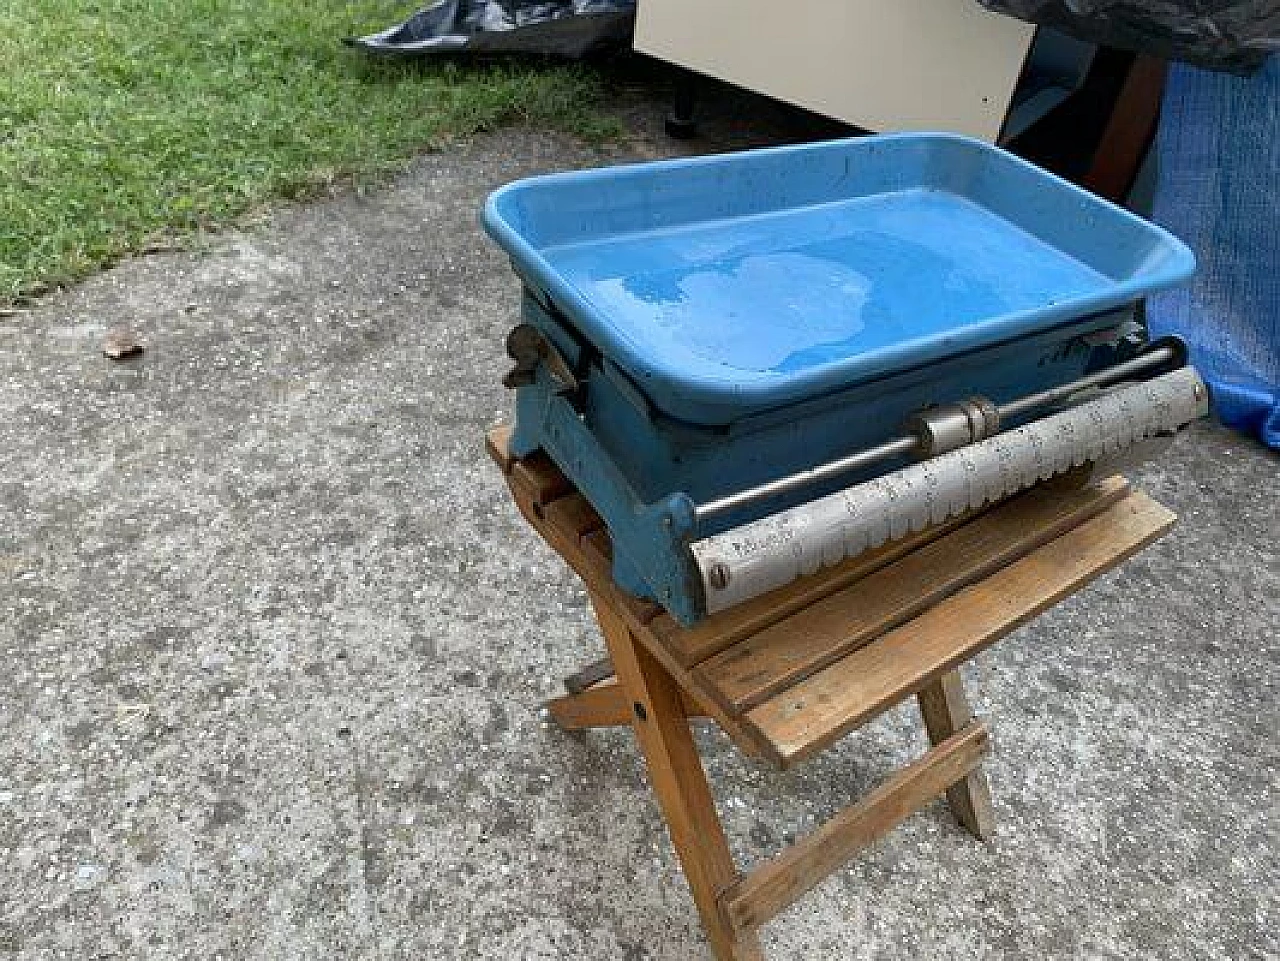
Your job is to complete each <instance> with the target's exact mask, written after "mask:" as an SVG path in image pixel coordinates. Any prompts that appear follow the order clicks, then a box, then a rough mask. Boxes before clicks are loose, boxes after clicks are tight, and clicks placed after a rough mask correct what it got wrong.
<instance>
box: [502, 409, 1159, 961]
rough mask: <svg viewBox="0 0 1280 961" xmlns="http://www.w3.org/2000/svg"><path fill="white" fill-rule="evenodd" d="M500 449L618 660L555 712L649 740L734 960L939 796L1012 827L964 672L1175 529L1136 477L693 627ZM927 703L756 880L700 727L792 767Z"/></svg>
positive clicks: (868, 562)
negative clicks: (913, 733) (854, 790)
mask: <svg viewBox="0 0 1280 961" xmlns="http://www.w3.org/2000/svg"><path fill="white" fill-rule="evenodd" d="M508 439H509V432H508V431H507V429H506V428H501V427H499V428H495V430H494V431H492V432H491V433H490V435H489V438H488V448H489V452H490V455H491V456H492V457H493V459H494V461H495V462H496V463H497V464H498V465H499V466H500V467H501V468H502V470H503V473H504V475H505V476H506V478H507V482H508V484H509V486H510V487H511V492H512V495H513V497H514V499H515V501H516V504H517V506H518V507H519V509H520V511H521V513H522V514H523V515H524V517H525V518H526V519H527V520H528V521H529V523H530V524H531V525H532V526H533V527H534V529H535V530H537V531H538V533H539V534H541V535H542V537H543V538H544V539H545V540H546V541H547V543H548V544H549V545H550V546H551V547H552V548H553V549H554V550H555V551H556V552H557V553H559V554H560V555H561V557H563V558H564V560H565V561H566V562H567V563H568V564H569V565H570V566H571V567H572V568H573V569H574V570H575V571H576V572H577V573H578V574H579V576H581V577H582V579H583V581H584V582H585V584H586V587H587V591H588V593H589V595H590V597H591V602H592V606H593V608H594V611H595V616H596V620H597V622H598V624H599V626H600V630H601V633H602V634H603V636H604V640H605V644H606V646H607V648H608V655H609V656H608V658H606V659H604V660H602V661H598V662H596V663H593V664H590V665H587V666H586V667H585V668H583V669H582V670H581V671H579V672H578V673H577V674H575V675H573V676H572V677H569V678H567V679H566V681H565V687H566V689H567V691H568V693H567V694H566V695H565V696H563V697H558V698H555V699H553V700H552V701H550V702H548V703H547V704H546V706H545V707H546V710H547V712H548V713H549V715H550V716H551V717H552V718H553V719H554V720H555V721H556V723H558V724H559V725H560V726H561V727H562V728H564V729H566V730H587V729H590V728H596V727H613V726H621V725H627V724H629V725H631V727H632V728H633V730H634V731H635V735H636V740H637V741H638V742H639V745H640V750H641V752H642V753H643V755H644V758H645V762H646V765H647V768H648V772H649V779H650V782H651V785H652V787H653V791H654V794H655V796H656V797H657V800H658V804H659V806H660V807H661V810H662V814H663V817H664V819H665V820H666V823H667V828H668V830H669V832H670V835H671V839H672V842H673V845H674V847H675V849H676V853H677V855H678V856H679V858H680V863H681V866H682V867H683V869H684V874H685V877H686V879H687V880H688V883H689V887H690V890H691V892H692V894H693V899H694V902H695V904H696V905H697V908H698V913H699V915H700V916H701V918H702V922H703V926H704V928H705V929H706V932H707V936H708V938H709V940H710V942H711V947H712V950H713V951H714V953H715V956H716V957H717V958H718V959H720V961H744V959H761V958H763V955H762V953H761V948H760V942H759V939H758V937H757V931H758V929H759V928H760V927H761V926H762V925H764V924H765V923H766V922H768V921H769V920H770V919H771V918H773V917H775V916H776V915H777V914H779V913H780V912H781V911H783V910H784V909H786V908H787V907H788V906H789V905H791V904H792V903H793V902H794V901H795V900H796V899H797V898H799V897H800V896H801V895H803V894H804V893H805V892H807V891H808V890H810V889H811V888H813V887H814V886H815V885H817V884H818V883H819V882H820V881H822V880H823V879H824V878H825V877H826V876H827V875H829V874H830V873H831V872H833V871H835V870H837V869H838V868H839V867H841V866H842V865H843V864H845V863H846V862H847V861H848V860H849V859H850V858H852V857H853V856H854V855H856V854H857V852H858V851H860V850H862V849H864V848H865V847H867V846H868V845H870V844H872V843H874V842H875V841H876V840H877V839H878V838H881V837H883V836H884V835H885V834H887V833H888V832H889V831H890V830H892V829H893V828H894V827H895V826H896V825H897V824H899V823H900V822H902V821H903V820H905V819H906V818H907V817H909V816H910V815H911V814H913V813H914V812H916V811H917V810H919V809H920V808H921V807H922V806H923V805H924V804H926V803H928V802H929V801H930V800H931V799H933V798H935V797H938V796H939V795H942V794H945V795H946V797H947V801H948V803H949V805H950V808H951V811H952V813H953V814H954V815H955V817H956V819H957V820H958V821H959V822H960V824H962V825H963V826H964V827H965V828H966V829H967V830H968V831H970V832H971V833H973V834H974V835H975V836H977V837H978V838H983V839H986V838H990V837H991V836H992V835H993V833H994V831H995V819H994V816H993V813H992V806H991V795H990V790H989V788H988V785H987V780H986V775H985V774H984V772H983V770H982V768H981V762H982V759H983V757H984V756H985V754H986V752H987V750H988V731H987V727H986V725H985V724H984V723H982V722H981V721H979V720H977V719H975V718H974V716H973V712H972V710H971V708H970V706H969V701H968V699H967V698H966V696H965V691H964V686H963V684H962V682H961V678H960V673H959V668H960V666H961V665H962V664H963V663H964V662H966V661H967V660H969V659H970V658H972V657H973V656H974V655H975V654H977V653H978V652H979V651H981V650H983V649H985V648H986V647H987V646H989V645H990V644H992V643H993V642H994V641H996V640H997V639H999V638H1000V637H1003V636H1004V635H1006V634H1008V633H1009V632H1010V631H1012V630H1013V629H1014V628H1016V627H1017V626H1019V625H1021V624H1023V623H1026V622H1027V621H1028V620H1030V619H1032V618H1034V617H1035V616H1036V615H1038V614H1039V613H1041V612H1043V611H1044V610H1046V609H1048V608H1049V607H1051V606H1053V605H1054V604H1056V603H1057V602H1058V601H1060V600H1062V599H1063V598H1064V597H1066V596H1068V595H1070V594H1071V593H1074V592H1075V591H1077V590H1079V589H1080V588H1081V587H1082V586H1084V585H1085V584H1086V583H1088V582H1089V581H1090V580H1092V579H1093V578H1094V577H1096V576H1098V575H1099V574H1101V573H1103V572H1104V571H1106V570H1109V569H1111V568H1113V567H1115V566H1116V565H1118V564H1119V563H1121V562H1122V561H1123V560H1125V559H1126V558H1128V557H1130V556H1132V555H1133V554H1134V553H1136V552H1137V551H1139V550H1141V549H1142V548H1143V547H1145V546H1146V545H1147V544H1149V543H1150V542H1151V541H1153V540H1155V539H1156V538H1157V537H1159V536H1160V535H1161V534H1163V533H1164V532H1165V531H1167V530H1168V529H1169V528H1170V527H1171V526H1172V524H1173V522H1174V516H1173V515H1172V514H1171V513H1170V512H1169V511H1167V510H1165V509H1164V508H1163V507H1161V506H1160V505H1159V504H1157V503H1156V502H1155V501H1153V500H1151V499H1150V498H1149V497H1147V496H1146V495H1144V494H1142V493H1140V492H1136V491H1133V490H1131V489H1130V487H1129V485H1128V484H1127V483H1126V482H1125V481H1124V480H1123V479H1121V478H1110V479H1108V480H1106V481H1103V482H1102V483H1100V484H1097V485H1093V486H1088V487H1084V486H1080V485H1079V484H1072V483H1065V484H1063V483H1059V484H1048V485H1041V486H1040V487H1038V488H1033V489H1032V490H1031V491H1029V492H1025V493H1023V494H1020V495H1018V496H1016V497H1014V498H1012V499H1010V500H1008V501H1005V502H1003V503H1001V504H1000V505H997V506H995V507H992V508H990V509H988V510H986V511H984V512H974V513H973V514H971V515H967V516H966V517H963V518H960V519H957V520H955V521H952V522H949V523H946V524H942V525H939V526H937V527H935V528H932V529H930V530H928V531H924V532H922V533H919V534H911V535H909V536H907V537H905V538H903V539H901V540H899V541H896V542H893V543H891V544H887V545H885V546H884V547H881V548H878V549H876V550H874V551H870V552H868V553H866V554H863V555H861V556H860V557H858V558H853V559H850V560H847V561H845V562H843V563H841V564H839V565H837V566H835V567H832V568H829V569H827V570H824V571H822V572H820V573H819V574H816V575H814V576H813V577H811V578H808V579H806V580H803V581H799V582H797V583H796V584H792V585H789V586H788V587H785V588H782V589H780V590H778V591H775V592H773V593H772V594H769V595H766V596H765V597H762V598H756V599H754V600H752V601H749V602H747V603H746V604H743V605H740V606H739V607H736V608H733V609H731V610H729V611H725V612H723V613H721V614H718V615H716V616H715V617H712V618H708V619H707V620H705V621H702V622H700V623H699V624H698V625H696V626H695V627H693V628H688V629H685V628H682V627H680V626H679V625H678V624H676V622H675V621H673V620H672V619H671V618H670V616H669V615H667V614H666V613H665V612H663V611H662V609H661V608H659V607H657V606H656V605H654V604H651V603H649V602H646V601H641V600H638V599H636V598H634V597H632V596H630V595H628V594H626V593H624V592H623V591H621V590H620V589H619V588H617V587H616V586H615V585H614V583H613V581H612V578H611V576H610V565H611V558H612V553H611V551H612V548H611V544H610V541H609V537H608V534H607V532H606V531H605V529H604V525H603V522H602V521H601V519H600V518H599V516H598V515H597V514H596V513H595V511H594V510H593V509H592V508H591V506H590V504H588V503H587V502H586V500H585V498H583V497H582V496H581V495H580V494H578V493H577V492H576V491H575V490H574V489H573V486H572V485H571V484H570V483H569V481H568V480H567V479H566V478H565V477H564V475H563V474H562V473H561V472H560V471H559V470H558V469H556V467H555V465H554V464H552V463H551V462H550V461H549V460H548V459H547V458H545V457H544V456H542V455H540V454H538V455H534V456H533V457H531V458H528V459H525V460H522V461H516V460H513V459H512V458H511V456H510V454H509V452H508V447H507V443H508ZM911 696H915V698H916V700H917V702H918V704H919V708H920V713H921V715H922V717H923V721H924V726H925V730H926V732H927V734H928V739H929V742H930V744H931V745H932V746H931V747H930V749H929V750H928V751H926V752H925V753H924V754H923V755H922V756H921V757H919V758H917V759H916V760H915V761H913V762H911V763H910V764H908V765H907V766H906V767H904V768H902V769H901V770H899V771H898V772H897V773H895V774H894V775H892V776H891V777H890V778H889V779H888V780H886V781H885V782H884V783H882V784H881V785H880V786H879V787H877V788H876V789H874V790H873V791H872V792H871V793H870V794H868V795H867V796H865V797H864V798H862V799H861V800H859V801H857V802H855V803H854V804H852V805H851V806H850V807H847V808H845V809H844V810H843V811H841V812H840V813H838V814H836V815H835V816H834V817H833V818H832V819H831V820H830V821H828V822H827V823H826V824H824V825H823V826H821V827H820V828H818V829H817V830H816V831H815V832H814V833H813V834H811V835H809V836H808V837H805V838H802V839H800V840H799V841H797V842H795V843H794V844H792V845H791V846H790V847H789V848H787V849H786V850H784V851H783V852H782V853H781V854H780V855H778V856H777V857H775V858H774V859H772V860H770V861H767V862H765V863H764V864H762V865H759V866H757V867H756V868H754V869H753V870H752V871H751V872H750V873H749V874H747V875H745V876H744V875H742V874H741V873H740V872H739V871H738V869H737V867H736V866H735V865H734V863H733V859H732V857H731V856H730V853H729V845H728V842H727V840H726V838H725V834H724V828H723V826H722V825H721V823H720V819H719V817H718V816H717V814H716V810H715V804H714V801H713V800H712V794H711V788H710V785H709V784H708V783H707V778H706V774H705V772H704V770H703V767H702V762H701V760H700V758H699V756H698V752H697V749H696V747H695V745H694V741H693V737H692V734H691V732H690V728H689V719H690V718H691V717H698V716H710V717H711V718H713V719H714V720H715V721H716V722H717V723H718V724H719V725H720V726H721V727H722V728H723V729H724V730H725V732H726V733H727V734H728V735H729V737H730V738H731V739H732V740H733V741H734V742H735V744H737V745H738V746H739V747H740V748H741V749H743V750H744V751H746V752H747V753H749V754H751V755H754V756H757V757H761V758H764V759H765V760H768V761H771V762H772V763H774V764H775V765H777V766H778V767H780V768H785V767H787V766H789V765H791V764H793V763H796V762H798V761H800V760H803V759H804V758H806V757H810V756H812V755H814V754H816V753H818V752H820V751H821V750H823V749H825V748H826V747H828V746H830V745H831V744H833V743H834V742H835V741H836V740H838V739H839V738H840V737H842V736H843V735H844V734H846V733H848V732H849V731H851V730H853V729H855V728H857V727H859V726H861V725H863V724H865V723H866V722H867V721H869V720H871V719H872V718H874V717H876V716H878V715H879V714H881V713H883V712H884V711H885V710H888V709H889V708H891V707H893V706H895V705H896V704H899V703H901V702H902V701H903V700H905V699H906V698H908V697H911Z"/></svg>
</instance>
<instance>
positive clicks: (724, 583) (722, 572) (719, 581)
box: [707, 561, 730, 591]
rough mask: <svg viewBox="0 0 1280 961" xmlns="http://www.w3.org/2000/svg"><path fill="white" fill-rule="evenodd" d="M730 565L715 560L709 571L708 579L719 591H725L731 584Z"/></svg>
mask: <svg viewBox="0 0 1280 961" xmlns="http://www.w3.org/2000/svg"><path fill="white" fill-rule="evenodd" d="M729 577H730V571H729V565H728V564H726V563H725V562H724V561H715V562H714V563H713V564H712V565H711V567H710V569H708V571H707V581H708V582H709V583H710V584H711V586H712V587H713V588H715V589H716V590H717V591H723V590H724V589H725V588H726V587H728V586H729Z"/></svg>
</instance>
